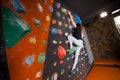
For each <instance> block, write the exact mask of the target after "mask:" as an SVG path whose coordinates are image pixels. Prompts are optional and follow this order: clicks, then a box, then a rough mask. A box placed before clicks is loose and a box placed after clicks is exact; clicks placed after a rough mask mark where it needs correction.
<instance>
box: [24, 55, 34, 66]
mask: <svg viewBox="0 0 120 80" xmlns="http://www.w3.org/2000/svg"><path fill="white" fill-rule="evenodd" d="M33 60H34V59H33V57H32V56H29V57H28V58H27V59H26V61H25V63H26V64H27V65H31V64H32V63H33Z"/></svg>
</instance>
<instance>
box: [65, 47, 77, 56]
mask: <svg viewBox="0 0 120 80" xmlns="http://www.w3.org/2000/svg"><path fill="white" fill-rule="evenodd" d="M75 51H76V47H75V46H73V49H69V50H68V49H67V53H69V54H73V53H74V52H75Z"/></svg>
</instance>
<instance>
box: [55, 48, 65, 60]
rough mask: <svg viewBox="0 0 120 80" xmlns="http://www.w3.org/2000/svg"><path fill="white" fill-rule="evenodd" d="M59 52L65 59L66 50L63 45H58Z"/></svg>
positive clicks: (60, 56)
mask: <svg viewBox="0 0 120 80" xmlns="http://www.w3.org/2000/svg"><path fill="white" fill-rule="evenodd" d="M57 54H58V57H59V58H60V59H63V58H64V57H65V56H66V50H65V49H64V48H63V47H62V46H58V49H57Z"/></svg>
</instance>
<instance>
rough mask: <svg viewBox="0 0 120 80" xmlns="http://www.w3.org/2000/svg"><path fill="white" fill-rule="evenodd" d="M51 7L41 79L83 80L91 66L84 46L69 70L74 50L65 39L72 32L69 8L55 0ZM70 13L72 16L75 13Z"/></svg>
mask: <svg viewBox="0 0 120 80" xmlns="http://www.w3.org/2000/svg"><path fill="white" fill-rule="evenodd" d="M53 8H54V11H53V14H52V19H51V24H50V31H49V38H48V39H49V40H48V45H47V51H46V60H45V66H44V74H43V80H84V79H85V77H86V75H87V73H88V72H89V70H90V68H91V66H90V64H89V60H88V54H87V52H86V47H85V46H84V47H83V48H82V50H81V52H80V55H79V61H78V64H77V67H76V68H75V70H73V71H71V68H72V65H73V60H74V51H71V50H69V43H68V40H67V36H68V35H71V34H72V25H71V23H70V21H69V16H68V15H67V11H68V10H70V9H68V8H67V7H66V6H65V5H64V4H63V3H61V2H60V1H55V2H54V7H53ZM71 13H72V15H73V18H74V14H75V13H73V12H72V11H71ZM74 48H75V47H74Z"/></svg>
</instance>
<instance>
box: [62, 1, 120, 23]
mask: <svg viewBox="0 0 120 80" xmlns="http://www.w3.org/2000/svg"><path fill="white" fill-rule="evenodd" d="M61 1H62V2H63V3H64V4H65V5H66V6H68V7H69V8H70V9H71V10H72V11H74V12H75V13H77V14H78V15H79V16H80V17H81V19H82V21H83V24H87V23H89V22H91V21H92V20H93V19H94V18H95V16H96V15H98V14H99V13H100V12H102V11H107V12H108V13H111V12H112V11H113V10H116V9H118V8H120V0H61Z"/></svg>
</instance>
